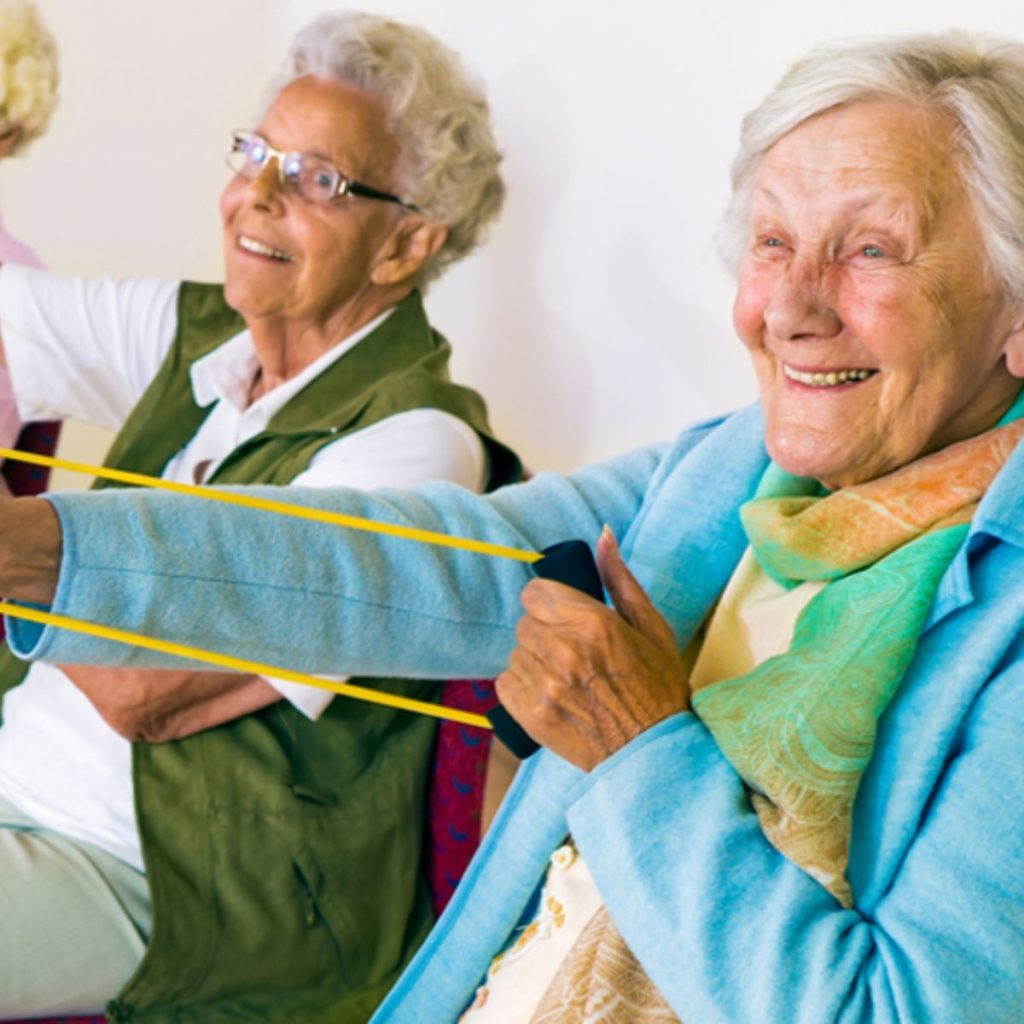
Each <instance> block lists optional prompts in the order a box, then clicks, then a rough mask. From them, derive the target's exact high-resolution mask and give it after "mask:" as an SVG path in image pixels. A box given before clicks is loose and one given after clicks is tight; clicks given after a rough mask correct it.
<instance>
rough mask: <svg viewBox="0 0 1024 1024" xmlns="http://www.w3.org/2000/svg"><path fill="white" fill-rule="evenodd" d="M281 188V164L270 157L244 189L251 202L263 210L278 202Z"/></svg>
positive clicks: (276, 159) (275, 158)
mask: <svg viewBox="0 0 1024 1024" xmlns="http://www.w3.org/2000/svg"><path fill="white" fill-rule="evenodd" d="M283 186H284V183H283V182H282V181H281V164H280V161H279V160H278V158H277V157H276V156H272V157H270V159H269V160H267V162H266V163H265V164H264V165H263V167H262V169H261V170H260V173H259V174H257V175H256V177H255V178H249V179H248V180H247V182H246V189H247V191H248V193H249V196H250V198H251V200H252V202H253V203H254V204H255V205H257V206H260V207H263V208H270V207H271V206H273V205H274V204H275V203H276V202H278V201H279V200H280V198H281V191H282V188H283Z"/></svg>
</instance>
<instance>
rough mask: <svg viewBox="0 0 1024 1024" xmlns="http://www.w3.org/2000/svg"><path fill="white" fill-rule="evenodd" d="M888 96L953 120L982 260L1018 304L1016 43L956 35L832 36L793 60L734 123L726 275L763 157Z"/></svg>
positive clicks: (1022, 168) (1021, 287)
mask: <svg viewBox="0 0 1024 1024" xmlns="http://www.w3.org/2000/svg"><path fill="white" fill-rule="evenodd" d="M873 99H892V100H897V101H903V102H909V103H914V104H917V105H920V106H923V107H925V108H927V109H931V110H936V111H940V112H942V113H943V114H945V115H946V116H947V117H949V118H950V119H951V120H952V123H953V140H954V144H955V147H956V151H955V153H954V159H956V160H957V162H958V169H959V172H960V175H961V178H962V180H963V183H964V186H965V187H966V189H967V191H968V194H969V195H970V196H971V199H972V202H973V205H974V212H975V216H976V217H977V219H978V224H979V227H980V229H981V233H982V237H983V239H984V242H985V247H986V250H987V253H988V257H989V262H990V263H991V266H992V268H993V270H994V271H995V273H996V274H997V275H998V276H999V278H1000V279H1001V280H1002V282H1003V285H1004V286H1005V288H1006V290H1007V292H1008V293H1009V295H1010V296H1011V297H1012V298H1014V299H1015V300H1018V301H1024V45H1021V44H1019V43H1015V42H1010V41H1009V40H1002V39H996V38H990V37H984V36H975V35H971V34H968V33H966V32H961V31H955V30H954V31H949V32H943V33H938V34H934V35H931V34H930V35H914V36H898V37H893V38H888V39H866V40H839V41H836V42H832V43H827V44H825V45H824V46H820V47H817V48H816V49H814V50H812V51H811V52H810V53H809V54H808V55H807V56H806V57H804V58H803V59H802V60H799V61H798V62H797V63H796V64H794V65H793V66H792V67H791V68H790V69H789V71H788V72H786V74H785V75H784V76H783V77H782V79H781V80H780V81H779V83H778V85H776V87H775V88H774V89H773V90H772V92H771V93H769V95H768V96H767V97H766V98H765V99H764V101H763V102H762V103H761V104H760V105H759V106H758V107H757V108H756V109H754V110H753V111H751V113H749V114H748V115H747V116H746V117H745V118H744V120H743V126H742V130H741V133H740V149H739V152H738V154H737V155H736V158H735V159H734V161H733V165H732V199H731V201H730V203H729V207H728V209H727V211H726V214H725V217H724V218H723V222H722V225H721V228H720V230H719V234H718V242H719V249H720V252H721V254H722V257H723V259H724V260H725V262H726V264H727V265H728V266H729V267H730V268H731V269H732V270H733V271H734V272H735V271H736V270H737V269H738V267H739V262H740V260H741V258H742V256H743V252H744V251H745V249H746V248H747V245H748V242H749V231H750V226H749V221H750V203H751V192H752V187H753V179H754V176H755V174H756V173H757V169H758V167H759V166H760V164H761V160H762V159H763V157H764V155H765V153H766V152H767V151H768V150H769V149H770V148H771V147H772V146H773V145H775V143H776V142H778V141H779V140H780V139H781V138H782V137H783V136H784V135H786V134H787V133H789V132H791V131H792V130H793V129H794V128H796V127H797V126H798V125H800V124H803V123H804V122H805V121H807V120H808V119H810V118H812V117H815V116H817V115H818V114H822V113H824V112H825V111H827V110H831V109H833V108H835V107H838V106H841V105H843V104H848V103H855V102H858V101H860V100H873Z"/></svg>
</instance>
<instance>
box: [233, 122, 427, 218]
mask: <svg viewBox="0 0 1024 1024" xmlns="http://www.w3.org/2000/svg"><path fill="white" fill-rule="evenodd" d="M254 141H256V142H259V144H260V145H261V146H262V147H263V149H264V152H265V153H266V154H267V155H266V159H265V160H264V161H263V163H262V164H260V169H259V173H262V172H263V168H264V167H266V165H267V163H268V162H269V161H270V159H271V158H274V159H276V160H277V173H278V177H279V178H280V180H281V182H282V184H292V182H291V181H290V179H289V178H288V176H287V175H286V174H285V165H286V163H287V162H288V159H289V157H291V158H298V159H299V160H302V159H304V158H306V157H309V156H311V154H309V153H302V152H299V151H298V150H288V151H284V150H280V149H275V148H274V147H273V146H272V145H271V144H270V143H269V142H267V140H266V139H265V138H264V137H263V136H262V135H260V133H259V132H251V131H248V130H246V129H244V128H236V129H235V130H234V131H233V132H232V133H231V147H230V149H228V151H227V153H226V154H225V161H226V162H227V165H228V169H229V170H232V171H234V172H235V174H242V172H241V171H240V170H239V169H238V168H236V167H234V166H232V163H231V158H232V157H233V156H234V155H235V154H236V153H240V152H242V150H241V149H240V148H239V146H240V144H242V145H246V144H250V143H252V142H254ZM316 159H318V160H320V161H321V162H322V163H324V164H326V165H327V166H328V167H330V168H331V170H332V171H333V172H334V173H335V175H337V178H338V183H337V185H335V187H334V193H333V194H332V195H331V196H329V197H328V198H327V199H324V200H316V199H309V198H308V197H307V196H302V198H303V199H306V201H307V202H319V201H322V202H325V203H333V202H334V201H335V200H336V199H339V198H342V197H344V196H347V195H353V196H361V197H362V198H363V199H376V200H379V201H380V202H384V203H397V204H398V205H399V206H401V207H402V208H403V209H406V210H410V211H411V212H412V213H419V212H420V208H419V207H418V206H416V205H415V204H413V203H409V202H406V200H404V199H403V198H402V197H401V196H396V195H394V194H393V193H391V192H382V191H381V190H380V189H379V188H374V187H373V186H372V185H364V184H363V183H362V182H361V181H354V180H353V179H352V178H349V177H347V176H346V175H344V174H342V172H341V171H339V170H338V168H337V167H335V166H334V164H332V163H331V162H330V161H329V160H324V159H323V157H317V158H316ZM243 177H245V175H243ZM255 177H256V175H254V176H253V178H255ZM250 180H252V179H250ZM296 191H298V189H296ZM299 195H302V193H301V192H299Z"/></svg>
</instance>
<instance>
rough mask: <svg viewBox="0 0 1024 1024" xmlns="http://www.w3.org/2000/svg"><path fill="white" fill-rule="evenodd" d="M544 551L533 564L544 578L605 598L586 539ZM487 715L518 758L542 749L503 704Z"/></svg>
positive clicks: (595, 596) (569, 541)
mask: <svg viewBox="0 0 1024 1024" xmlns="http://www.w3.org/2000/svg"><path fill="white" fill-rule="evenodd" d="M541 553H542V554H543V556H544V557H543V558H541V559H540V560H539V561H536V562H534V563H533V571H534V572H535V573H536V574H537V575H538V576H540V577H541V578H542V579H546V580H554V581H555V582H556V583H564V584H565V585H566V586H567V587H574V588H575V589H576V590H581V591H583V593H584V594H589V595H590V596H591V597H593V598H595V599H596V600H598V601H603V600H604V587H602V586H601V577H600V575H599V573H598V571H597V563H596V562H595V561H594V554H593V552H592V551H591V550H590V545H588V544H587V543H586V542H585V541H582V540H564V541H562V542H561V543H560V544H553V545H552V546H551V547H549V548H545V549H544V550H543V552H541ZM487 718H488V719H489V720H490V723H491V725H492V727H493V728H494V735H495V736H497V737H498V739H499V740H501V742H502V743H504V744H505V746H506V747H508V749H509V750H511V751H512V753H513V754H515V755H516V757H518V758H520V759H522V758H527V757H529V756H530V755H531V754H532V753H534V752H535V751H536V750H537V749H538V744H537V743H535V742H534V740H533V739H532V738H531V737H530V736H529V734H528V733H527V732H526V731H525V730H524V729H523V727H522V726H521V725H520V724H519V723H518V722H517V721H516V720H515V719H514V718H513V717H512V716H511V715H510V714H509V713H508V711H506V710H505V708H504V707H503V706H502V705H501V704H499V705H498V706H497V707H496V708H494V709H493V710H492V711H489V712H488V713H487Z"/></svg>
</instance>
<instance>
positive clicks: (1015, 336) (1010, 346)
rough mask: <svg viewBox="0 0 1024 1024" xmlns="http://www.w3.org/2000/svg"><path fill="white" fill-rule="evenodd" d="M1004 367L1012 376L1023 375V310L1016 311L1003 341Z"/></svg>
mask: <svg viewBox="0 0 1024 1024" xmlns="http://www.w3.org/2000/svg"><path fill="white" fill-rule="evenodd" d="M1003 356H1004V357H1005V359H1006V368H1007V370H1009V371H1010V373H1011V374H1012V375H1013V376H1014V377H1024V310H1019V311H1018V316H1017V319H1016V320H1014V322H1013V324H1012V325H1011V327H1010V331H1009V333H1008V334H1007V335H1006V340H1005V342H1004V343H1003Z"/></svg>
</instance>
